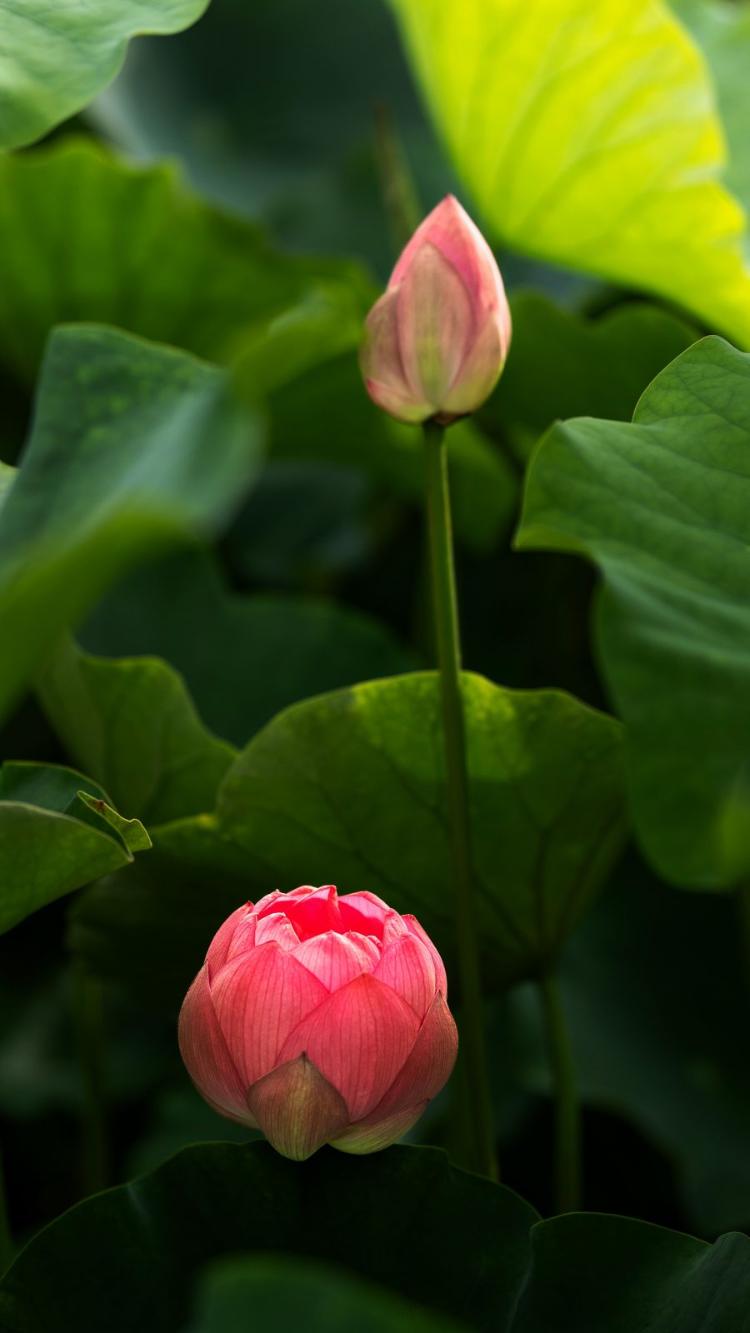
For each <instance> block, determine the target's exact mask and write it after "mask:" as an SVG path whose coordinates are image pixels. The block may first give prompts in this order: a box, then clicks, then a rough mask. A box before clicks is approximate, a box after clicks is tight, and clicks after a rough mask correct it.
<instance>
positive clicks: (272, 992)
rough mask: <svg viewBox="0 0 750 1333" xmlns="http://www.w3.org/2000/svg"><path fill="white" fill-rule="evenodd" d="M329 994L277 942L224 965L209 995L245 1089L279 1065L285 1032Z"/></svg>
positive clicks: (286, 1033)
mask: <svg viewBox="0 0 750 1333" xmlns="http://www.w3.org/2000/svg"><path fill="white" fill-rule="evenodd" d="M327 995H328V992H327V990H326V989H325V987H324V986H322V985H321V983H320V982H319V981H317V980H316V978H315V977H314V976H313V975H312V973H311V972H308V970H307V968H305V967H302V965H301V964H300V963H298V962H297V961H296V959H294V958H293V957H292V956H291V954H288V953H285V952H284V950H283V949H280V948H279V946H278V945H277V944H261V945H260V947H259V948H257V949H254V950H253V951H252V952H251V953H247V954H243V955H242V956H241V957H240V958H235V959H234V960H233V961H232V962H230V963H227V965H226V967H224V968H223V969H222V971H221V972H220V973H219V975H218V977H217V978H216V981H215V983H214V985H213V986H212V998H213V1002H214V1008H215V1010H216V1017H217V1018H218V1020H219V1025H220V1027H221V1030H222V1032H223V1034H224V1038H225V1041H226V1044H227V1047H228V1048H229V1051H230V1052H231V1055H232V1058H233V1060H234V1062H235V1064H236V1066H237V1069H238V1071H239V1074H240V1078H241V1079H242V1080H243V1082H244V1084H245V1086H246V1087H249V1086H250V1084H252V1083H255V1081H256V1080H257V1079H259V1078H262V1077H263V1075H264V1074H268V1073H269V1072H270V1071H271V1070H272V1069H273V1067H274V1065H276V1064H278V1063H279V1052H280V1050H281V1048H282V1046H283V1044H284V1042H285V1041H286V1039H287V1037H288V1036H289V1033H290V1032H292V1031H293V1030H294V1029H295V1028H296V1027H297V1025H298V1024H299V1023H300V1021H301V1020H302V1019H303V1018H304V1017H305V1016H306V1015H308V1014H310V1013H311V1011H312V1010H314V1009H315V1008H316V1007H317V1006H318V1005H319V1004H320V1003H321V1001H322V1000H325V999H326V997H327ZM295 1054H297V1055H298V1054H299V1051H296V1052H295ZM283 1058H284V1059H286V1058H287V1057H286V1056H285V1057H283Z"/></svg>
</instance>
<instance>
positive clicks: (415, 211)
mask: <svg viewBox="0 0 750 1333" xmlns="http://www.w3.org/2000/svg"><path fill="white" fill-rule="evenodd" d="M375 151H376V155H377V165H378V174H379V176H380V184H381V189H382V193H383V203H384V205H385V211H386V216H387V218H388V225H389V227H390V231H391V236H392V239H393V244H394V247H395V249H396V252H397V253H398V252H399V251H401V250H403V248H404V246H405V245H406V243H407V241H410V240H411V237H412V235H413V234H414V232H415V231H416V229H417V227H418V226H419V223H420V221H421V217H422V213H421V209H420V206H419V200H418V198H417V191H416V187H415V185H414V181H413V179H412V176H411V172H410V171H409V165H408V163H407V161H406V154H405V153H404V149H403V145H402V143H401V140H400V139H399V137H398V133H397V131H396V127H395V125H394V123H393V116H392V115H391V112H390V109H389V108H388V107H387V106H386V105H385V104H384V103H382V102H381V103H380V104H379V105H378V106H377V107H376V108H375Z"/></svg>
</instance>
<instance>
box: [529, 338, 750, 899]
mask: <svg viewBox="0 0 750 1333" xmlns="http://www.w3.org/2000/svg"><path fill="white" fill-rule="evenodd" d="M749 446H750V356H748V355H746V354H743V353H741V352H737V351H735V350H734V349H733V348H731V347H730V346H729V345H728V344H727V343H724V342H722V340H721V339H718V338H707V339H705V340H704V341H703V342H700V343H697V344H696V345H695V346H694V347H692V348H690V349H689V350H688V351H687V352H685V353H683V355H682V356H680V357H678V358H677V360H676V361H674V362H673V363H672V365H670V366H668V367H667V369H666V370H665V371H663V372H662V374H661V375H659V376H658V377H657V379H656V380H654V382H653V384H652V385H651V386H650V388H649V389H648V390H647V392H646V393H645V394H644V396H643V398H642V399H641V401H640V403H639V404H638V408H637V411H636V414H635V418H634V421H633V423H632V424H628V423H617V422H608V421H594V420H587V419H583V418H582V419H580V420H577V421H570V422H566V423H564V424H562V425H559V426H555V427H554V428H553V429H552V430H551V431H550V432H549V434H548V435H547V436H546V437H545V439H544V440H543V441H542V443H541V444H540V446H539V450H538V452H537V453H536V454H535V456H534V458H533V460H532V462H531V467H530V471H529V475H528V482H527V490H526V498H525V506H524V513H523V520H522V524H521V528H520V531H519V535H518V539H517V541H518V545H519V546H520V547H521V548H522V549H528V548H533V547H543V548H553V549H557V550H565V551H574V552H578V553H580V554H585V555H588V556H589V557H590V558H591V559H592V560H594V561H595V562H596V564H597V565H598V567H599V569H600V570H601V573H602V576H603V580H604V588H603V591H602V596H601V598H600V601H599V606H598V619H597V637H598V645H599V651H600V654H601V658H602V664H603V668H604V672H605V675H606V678H607V681H608V684H609V687H610V689H611V691H612V694H613V697H614V700H615V703H616V705H617V707H618V710H619V712H620V713H621V715H622V717H623V720H624V721H625V724H626V729H627V741H628V751H627V752H628V760H629V777H630V787H631V795H632V802H633V807H634V813H635V821H636V827H637V829H638V831H639V833H640V836H641V838H642V841H643V845H644V847H645V849H646V851H647V853H648V855H649V856H650V857H651V859H652V860H653V862H654V863H655V865H656V866H657V868H658V869H659V871H660V872H661V873H662V874H663V875H664V876H665V877H666V878H667V879H670V880H672V881H674V882H676V883H680V884H684V885H686V886H702V887H707V888H721V887H725V886H726V885H731V884H733V883H735V882H736V881H737V879H738V878H741V877H742V876H743V875H747V873H748V872H749V871H750V818H749V817H748V816H749V813H750V758H749V756H750V648H749V647H748V645H749V644H750V550H749V547H748V541H749V540H750V447H749Z"/></svg>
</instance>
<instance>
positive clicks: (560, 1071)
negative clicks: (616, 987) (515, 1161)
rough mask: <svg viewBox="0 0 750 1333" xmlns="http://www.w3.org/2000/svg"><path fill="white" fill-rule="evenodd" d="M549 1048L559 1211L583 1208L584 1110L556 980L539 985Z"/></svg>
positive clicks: (564, 1211) (569, 1211)
mask: <svg viewBox="0 0 750 1333" xmlns="http://www.w3.org/2000/svg"><path fill="white" fill-rule="evenodd" d="M539 991H540V995H541V1000H542V1010H543V1013H544V1023H545V1027H546V1029H547V1047H548V1050H549V1060H550V1066H551V1070H552V1076H553V1082H554V1087H555V1100H556V1108H555V1179H556V1200H557V1210H558V1212H560V1213H571V1212H575V1211H576V1209H578V1208H580V1206H581V1108H580V1104H579V1101H578V1092H577V1089H576V1082H575V1071H574V1068H573V1056H572V1052H571V1047H570V1037H569V1035H568V1029H567V1025H566V1022H565V1014H564V1012H563V1007H562V1003H561V1000H560V991H559V989H558V985H557V982H556V980H555V978H554V977H550V976H547V977H543V978H542V980H541V981H540V982H539Z"/></svg>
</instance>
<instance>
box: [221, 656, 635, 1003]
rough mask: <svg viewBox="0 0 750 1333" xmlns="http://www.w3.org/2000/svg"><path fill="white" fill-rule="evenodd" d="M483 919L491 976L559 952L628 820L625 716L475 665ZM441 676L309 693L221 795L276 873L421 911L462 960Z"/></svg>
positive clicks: (477, 845)
mask: <svg viewBox="0 0 750 1333" xmlns="http://www.w3.org/2000/svg"><path fill="white" fill-rule="evenodd" d="M464 701H465V708H466V724H467V732H468V761H469V772H470V778H471V802H472V816H473V833H474V844H473V853H474V865H475V872H476V883H477V894H478V907H479V924H480V933H481V937H482V941H483V944H484V946H485V950H486V954H487V960H488V964H489V967H488V982H491V983H492V984H493V985H494V986H504V985H507V984H508V983H509V982H510V981H513V980H515V979H517V978H518V977H522V976H526V975H529V974H533V973H535V972H537V971H538V970H540V969H543V968H544V967H546V966H547V965H548V962H549V960H550V959H551V958H553V957H554V956H555V955H556V953H557V951H558V949H559V947H560V945H561V944H562V943H563V941H564V940H565V938H566V936H567V934H568V933H569V931H570V930H571V929H572V927H573V925H574V924H575V922H576V920H577V919H578V917H579V916H580V914H581V913H582V912H583V910H584V908H585V907H586V905H587V903H588V901H589V900H590V898H591V897H592V896H593V894H594V893H595V892H596V891H597V889H598V888H599V886H600V885H601V883H602V880H603V878H604V876H605V875H606V873H607V871H608V870H609V868H610V865H611V862H612V858H613V856H614V855H615V853H616V851H617V849H618V847H619V844H620V840H621V836H622V831H623V819H624V816H623V802H622V789H621V782H622V778H621V769H620V765H621V756H620V729H619V727H618V725H617V723H615V722H614V721H613V720H612V719H611V718H608V717H605V716H604V715H603V714H600V713H596V712H594V711H593V710H592V709H590V708H586V707H584V706H583V705H582V704H579V703H578V702H577V701H576V700H574V699H572V698H570V697H569V696H567V695H564V694H558V693H555V692H553V691H540V692H538V693H534V692H529V693H523V692H514V691H511V690H503V689H500V688H499V687H498V686H496V685H492V684H491V683H490V682H489V681H487V680H483V679H482V678H481V677H479V676H470V675H467V676H465V677H464ZM441 735H442V733H441V722H440V707H439V695H438V686H437V679H436V677H435V676H434V675H432V674H427V673H424V674H414V675H411V676H401V677H396V678H394V679H391V680H384V681H376V682H373V683H371V684H366V685H361V686H358V687H355V688H354V689H351V690H342V691H339V692H337V693H334V694H330V695H325V696H323V697H322V698H319V699H312V700H309V701H308V702H306V703H302V704H297V705H295V706H294V707H293V708H290V709H287V711H286V712H284V713H282V714H281V715H280V716H279V717H277V718H275V719H274V721H273V722H271V723H270V724H269V725H268V726H267V727H266V728H264V730H263V731H261V732H260V733H259V734H258V736H256V737H255V738H254V740H252V741H251V742H250V744H249V746H248V747H247V749H246V750H245V751H244V752H243V753H242V754H241V756H240V758H239V759H238V760H237V762H236V764H235V765H234V766H233V767H232V768H231V769H230V771H229V773H228V775H227V777H226V779H225V781H224V783H223V785H222V787H221V789H220V793H219V804H218V811H217V814H218V827H219V832H220V833H221V834H223V835H224V836H225V837H228V838H230V839H231V840H232V841H233V842H235V843H237V844H238V845H239V846H241V847H245V848H246V849H247V851H248V853H249V854H251V855H252V857H253V858H254V859H255V860H256V862H258V863H260V866H261V867H263V866H265V870H266V882H267V883H268V885H269V886H270V885H279V886H280V887H281V886H283V887H284V888H285V889H291V888H294V887H295V885H297V884H305V883H315V884H317V883H321V884H325V883H330V882H337V883H338V886H339V888H340V889H341V890H342V891H344V890H345V891H347V892H351V891H352V890H353V889H369V890H371V891H373V892H375V893H382V895H383V896H384V897H385V898H386V899H388V901H389V902H391V903H392V905H393V906H394V907H396V908H397V909H398V910H401V911H408V912H415V913H416V914H417V916H418V917H419V918H420V919H421V920H422V922H423V924H424V925H425V927H426V928H427V929H428V930H429V931H430V932H431V933H433V934H434V935H435V938H436V940H437V942H438V945H439V947H441V948H442V949H444V951H445V952H446V954H447V955H448V956H449V957H450V958H452V957H453V949H454V932H453V924H452V923H453V884H452V874H451V869H450V865H451V860H450V854H449V848H448V840H447V832H446V814H445V807H444V762H443V748H442V739H441Z"/></svg>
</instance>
